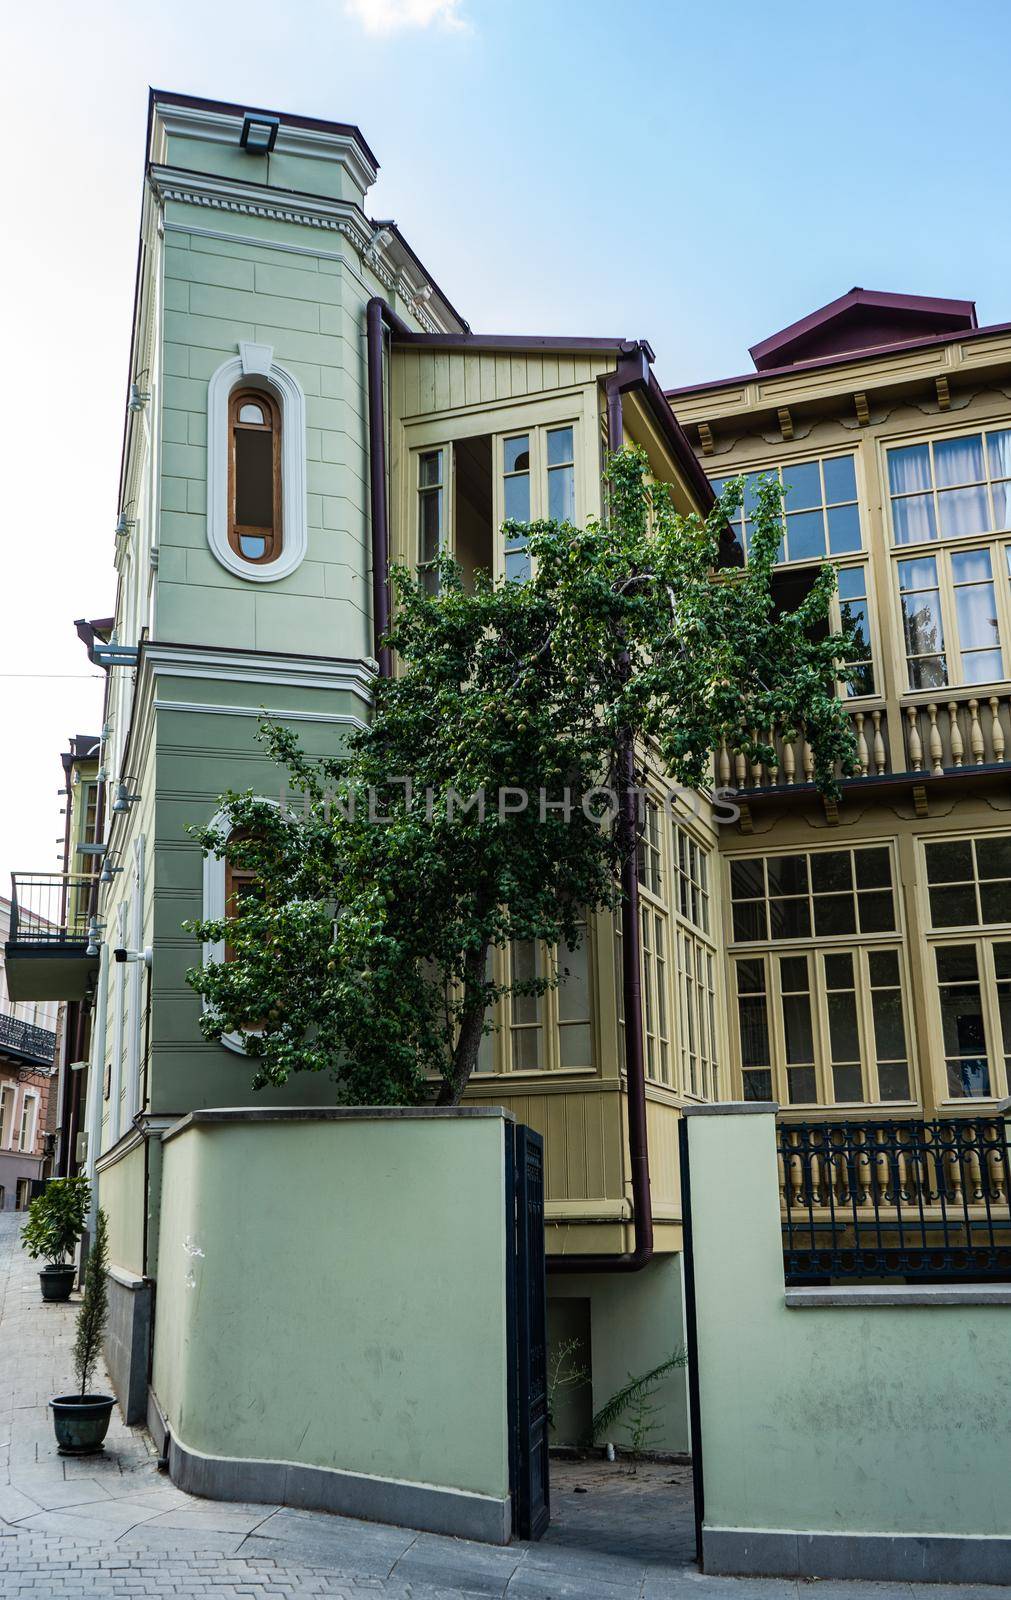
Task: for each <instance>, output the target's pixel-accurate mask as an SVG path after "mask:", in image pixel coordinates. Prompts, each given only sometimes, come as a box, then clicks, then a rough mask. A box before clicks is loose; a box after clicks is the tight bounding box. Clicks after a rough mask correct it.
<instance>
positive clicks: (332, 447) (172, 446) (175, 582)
mask: <svg viewBox="0 0 1011 1600" xmlns="http://www.w3.org/2000/svg"><path fill="white" fill-rule="evenodd" d="M213 219H214V232H215V234H223V235H225V237H213V238H211V237H207V236H206V230H207V224H208V213H207V212H206V211H205V210H203V209H199V210H195V209H194V208H193V207H192V206H188V205H182V204H179V203H176V202H172V203H170V204H169V205H168V206H167V207H166V222H167V224H168V228H169V231H167V233H166V241H165V252H164V346H163V352H164V355H163V359H164V378H163V393H162V404H161V431H162V454H161V470H162V479H161V505H162V513H161V519H160V532H159V544H160V553H159V568H158V597H157V630H158V637H159V638H162V639H167V640H171V641H172V642H173V643H197V644H208V643H212V644H215V645H221V646H226V647H231V648H238V649H256V650H288V651H290V650H298V651H300V652H305V653H309V654H312V653H318V654H320V655H330V656H345V657H355V656H362V655H368V654H370V653H371V649H372V646H371V640H370V626H369V612H370V594H369V583H370V579H369V571H370V565H369V562H370V555H369V539H368V515H367V505H368V451H367V442H368V441H367V427H366V404H365V385H366V376H365V342H364V327H365V324H364V315H365V304H366V301H367V300H368V298H369V295H370V294H371V293H372V292H374V291H373V289H372V288H371V287H370V286H369V285H368V284H367V283H366V282H365V281H362V280H361V269H360V267H359V266H358V262H357V258H356V257H355V255H354V252H353V250H352V249H351V247H350V246H347V247H346V249H345V251H343V252H338V256H339V258H338V259H333V255H334V254H335V252H330V253H329V254H328V253H327V252H326V251H325V250H322V249H321V250H320V254H319V256H316V255H314V254H312V253H308V252H307V246H309V249H310V250H311V249H312V247H313V246H314V245H316V247H317V248H318V244H317V241H318V233H317V234H316V235H315V238H314V237H313V233H314V230H312V229H309V228H307V227H304V226H301V225H299V224H297V223H284V222H276V221H270V220H268V219H259V220H258V223H257V233H258V235H259V234H264V233H266V234H267V235H268V236H269V235H270V234H271V233H273V234H274V235H276V238H277V248H276V249H272V248H270V246H269V245H266V244H256V245H252V244H248V243H246V242H244V241H240V240H238V239H237V240H235V241H234V242H233V240H232V239H231V238H230V237H228V234H229V231H230V229H231V228H235V226H236V224H237V223H238V224H240V225H243V226H240V227H239V228H238V229H237V230H236V231H238V232H246V231H248V219H245V218H231V217H229V215H228V214H227V213H225V212H220V211H215V212H214V213H213ZM191 228H192V230H193V231H192V232H191V231H190V229H191ZM333 242H336V243H337V244H338V245H339V243H340V235H339V234H338V235H327V243H328V244H330V243H333ZM286 247H287V248H286ZM292 247H294V248H292ZM296 252H297V253H296ZM377 287H378V286H377ZM246 339H251V340H255V341H257V342H259V343H262V344H269V345H271V346H272V347H273V350H274V358H275V360H277V361H278V362H280V363H281V364H283V365H284V366H285V367H287V368H288V369H289V370H290V371H291V372H293V373H294V374H295V376H296V377H297V378H298V380H299V383H300V384H301V386H302V389H303V390H304V392H305V396H306V430H307V456H308V464H307V476H308V523H309V549H308V553H307V555H306V558H305V560H304V561H303V562H302V564H301V565H300V566H299V567H298V569H297V570H296V571H295V572H293V573H292V574H291V575H290V576H289V577H287V578H281V579H279V580H278V581H277V582H273V583H247V582H244V581H243V579H241V578H239V577H237V576H236V575H235V574H233V573H231V572H229V571H228V570H227V569H226V568H225V567H223V566H222V565H221V564H220V562H219V561H218V560H217V559H216V558H215V556H214V555H213V554H212V553H211V550H210V548H209V546H208V543H207V536H206V497H207V383H208V379H209V378H210V377H211V375H212V374H213V373H214V372H215V371H216V370H217V368H218V367H219V366H220V365H221V364H222V362H224V361H226V360H229V359H230V358H232V357H234V356H235V355H236V354H237V351H238V345H239V341H240V340H246Z"/></svg>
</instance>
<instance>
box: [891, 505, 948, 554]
mask: <svg viewBox="0 0 1011 1600" xmlns="http://www.w3.org/2000/svg"><path fill="white" fill-rule="evenodd" d="M892 532H893V534H894V536H895V543H896V544H926V543H927V541H928V540H930V539H936V538H937V523H936V521H935V518H934V497H933V495H929V494H914V495H910V496H909V497H908V498H907V499H905V500H893V501H892Z"/></svg>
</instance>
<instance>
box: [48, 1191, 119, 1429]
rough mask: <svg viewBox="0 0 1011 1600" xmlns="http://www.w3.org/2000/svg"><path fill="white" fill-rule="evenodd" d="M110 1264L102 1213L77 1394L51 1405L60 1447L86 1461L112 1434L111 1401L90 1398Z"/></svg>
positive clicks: (81, 1334) (85, 1303)
mask: <svg viewBox="0 0 1011 1600" xmlns="http://www.w3.org/2000/svg"><path fill="white" fill-rule="evenodd" d="M108 1260H109V1245H108V1240H107V1237H106V1216H105V1212H104V1211H102V1210H101V1209H100V1210H99V1211H98V1213H97V1214H96V1217H95V1237H94V1239H93V1240H92V1242H91V1250H90V1252H89V1254H88V1265H87V1267H86V1268H85V1272H84V1297H83V1299H82V1301H81V1309H80V1311H79V1312H78V1314H77V1342H76V1344H75V1345H74V1373H75V1376H76V1378H77V1384H78V1388H77V1392H76V1393H75V1394H61V1395H57V1396H56V1397H55V1399H53V1400H51V1401H50V1402H49V1403H50V1405H51V1406H52V1408H53V1424H54V1426H55V1429H56V1442H57V1444H58V1445H59V1447H60V1453H61V1455H73V1456H83V1455H90V1454H91V1453H92V1451H95V1450H101V1449H102V1447H103V1444H104V1441H105V1435H106V1433H107V1432H108V1429H109V1420H110V1418H111V1416H112V1407H113V1404H114V1400H113V1396H112V1395H109V1394H91V1393H90V1392H89V1385H90V1383H91V1379H92V1375H93V1373H94V1370H95V1367H96V1365H97V1363H98V1359H99V1356H100V1354H101V1350H102V1335H103V1333H104V1332H105V1323H106V1318H107V1317H108V1314H109V1296H108V1290H107V1288H106V1279H105V1271H106V1267H107V1265H108Z"/></svg>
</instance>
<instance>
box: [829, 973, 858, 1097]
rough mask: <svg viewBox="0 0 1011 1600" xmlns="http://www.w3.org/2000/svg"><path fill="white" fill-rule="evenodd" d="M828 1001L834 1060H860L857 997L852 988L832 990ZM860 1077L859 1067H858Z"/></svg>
mask: <svg viewBox="0 0 1011 1600" xmlns="http://www.w3.org/2000/svg"><path fill="white" fill-rule="evenodd" d="M826 999H827V1002H828V1028H829V1041H830V1044H831V1047H832V1060H833V1061H836V1062H839V1061H856V1062H859V1060H860V1029H859V1026H858V1024H857V997H856V995H855V994H854V993H853V991H852V990H840V991H839V992H838V993H832V992H830V993H829V994H828V995H827V996H826ZM857 1075H858V1077H859V1067H858V1069H857Z"/></svg>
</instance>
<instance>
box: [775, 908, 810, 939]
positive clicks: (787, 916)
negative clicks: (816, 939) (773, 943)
mask: <svg viewBox="0 0 1011 1600" xmlns="http://www.w3.org/2000/svg"><path fill="white" fill-rule="evenodd" d="M810 935H811V915H810V911H809V909H808V903H807V901H806V900H770V901H769V936H770V938H772V939H807V938H809V937H810Z"/></svg>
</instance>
